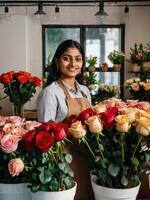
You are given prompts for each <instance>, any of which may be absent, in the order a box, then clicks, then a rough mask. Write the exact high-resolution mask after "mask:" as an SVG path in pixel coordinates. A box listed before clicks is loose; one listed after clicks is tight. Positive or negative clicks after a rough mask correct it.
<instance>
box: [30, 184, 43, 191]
mask: <svg viewBox="0 0 150 200" xmlns="http://www.w3.org/2000/svg"><path fill="white" fill-rule="evenodd" d="M29 187H30V186H29ZM30 188H31V191H32V192H37V191H38V190H39V188H40V186H39V185H32V186H31V187H30Z"/></svg>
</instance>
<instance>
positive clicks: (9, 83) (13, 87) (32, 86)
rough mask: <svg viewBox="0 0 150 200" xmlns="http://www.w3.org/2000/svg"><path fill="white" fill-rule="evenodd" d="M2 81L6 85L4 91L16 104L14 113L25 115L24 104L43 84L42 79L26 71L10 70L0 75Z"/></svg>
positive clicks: (0, 81)
mask: <svg viewBox="0 0 150 200" xmlns="http://www.w3.org/2000/svg"><path fill="white" fill-rule="evenodd" d="M0 83H1V84H3V86H4V93H5V94H6V96H8V97H9V100H10V102H12V103H13V104H14V115H17V116H20V117H23V106H24V104H25V103H26V102H28V101H29V100H30V99H31V98H32V97H33V94H34V93H35V92H36V87H39V86H41V80H40V79H39V78H38V77H36V76H32V75H31V73H29V72H25V71H19V72H14V71H10V72H7V73H3V74H1V75H0Z"/></svg>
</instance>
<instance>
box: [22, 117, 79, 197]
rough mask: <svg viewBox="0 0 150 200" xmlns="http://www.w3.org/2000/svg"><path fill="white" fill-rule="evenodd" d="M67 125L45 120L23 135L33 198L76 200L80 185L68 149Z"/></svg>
mask: <svg viewBox="0 0 150 200" xmlns="http://www.w3.org/2000/svg"><path fill="white" fill-rule="evenodd" d="M65 139H66V132H65V129H64V125H63V124H58V123H55V122H53V121H51V122H47V123H46V122H45V123H44V122H43V123H41V125H40V126H39V127H37V128H35V130H31V131H29V132H28V133H26V134H25V135H24V136H23V139H22V145H23V147H24V149H25V150H26V152H27V153H28V162H29V163H30V167H31V173H30V177H31V178H30V181H29V188H30V189H31V191H32V193H31V196H32V200H41V199H42V200H47V199H51V200H53V199H55V200H56V199H57V200H63V199H64V200H73V199H74V196H75V192H76V186H77V184H76V183H75V182H74V181H73V171H72V169H71V167H70V163H71V161H72V156H71V155H70V154H68V153H66V150H65Z"/></svg>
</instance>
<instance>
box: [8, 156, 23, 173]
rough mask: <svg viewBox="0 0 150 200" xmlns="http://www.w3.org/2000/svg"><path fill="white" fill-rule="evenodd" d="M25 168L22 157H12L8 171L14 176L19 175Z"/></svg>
mask: <svg viewBox="0 0 150 200" xmlns="http://www.w3.org/2000/svg"><path fill="white" fill-rule="evenodd" d="M23 169H24V163H23V161H22V160H21V159H20V158H15V159H11V160H10V161H9V163H8V171H9V173H10V174H11V175H12V176H18V175H19V174H20V172H22V171H23Z"/></svg>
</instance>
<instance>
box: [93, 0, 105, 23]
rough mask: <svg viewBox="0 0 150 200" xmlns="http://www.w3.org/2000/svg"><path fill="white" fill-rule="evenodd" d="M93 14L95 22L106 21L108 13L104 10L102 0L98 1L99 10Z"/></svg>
mask: <svg viewBox="0 0 150 200" xmlns="http://www.w3.org/2000/svg"><path fill="white" fill-rule="evenodd" d="M95 16H96V18H97V22H98V23H100V24H104V23H106V18H107V16H108V14H107V13H106V12H105V11H104V2H103V1H100V3H99V11H98V12H97V13H95Z"/></svg>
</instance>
